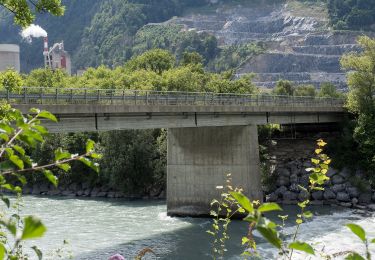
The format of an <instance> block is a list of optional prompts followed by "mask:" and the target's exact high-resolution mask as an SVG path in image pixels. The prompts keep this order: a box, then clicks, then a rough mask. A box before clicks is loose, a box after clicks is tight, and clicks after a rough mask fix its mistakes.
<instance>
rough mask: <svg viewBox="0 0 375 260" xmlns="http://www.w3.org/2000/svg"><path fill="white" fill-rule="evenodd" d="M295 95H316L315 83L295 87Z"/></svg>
mask: <svg viewBox="0 0 375 260" xmlns="http://www.w3.org/2000/svg"><path fill="white" fill-rule="evenodd" d="M293 94H294V96H299V97H302V96H305V97H315V96H316V89H315V87H314V86H313V85H301V86H298V87H296V88H295V90H294V93H293Z"/></svg>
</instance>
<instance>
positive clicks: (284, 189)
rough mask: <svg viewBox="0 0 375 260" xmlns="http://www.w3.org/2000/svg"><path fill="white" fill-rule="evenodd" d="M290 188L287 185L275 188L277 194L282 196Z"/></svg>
mask: <svg viewBox="0 0 375 260" xmlns="http://www.w3.org/2000/svg"><path fill="white" fill-rule="evenodd" d="M287 190H288V189H287V188H286V187H285V186H281V187H279V188H277V189H276V190H275V193H276V194H277V196H282V195H283V194H284V192H286V191H287Z"/></svg>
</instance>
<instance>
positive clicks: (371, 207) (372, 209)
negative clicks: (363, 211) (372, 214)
mask: <svg viewBox="0 0 375 260" xmlns="http://www.w3.org/2000/svg"><path fill="white" fill-rule="evenodd" d="M367 209H368V210H370V211H375V204H369V205H367Z"/></svg>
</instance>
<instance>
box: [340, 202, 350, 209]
mask: <svg viewBox="0 0 375 260" xmlns="http://www.w3.org/2000/svg"><path fill="white" fill-rule="evenodd" d="M339 205H340V206H342V207H345V208H350V207H351V206H352V203H350V202H341V203H340V204H339Z"/></svg>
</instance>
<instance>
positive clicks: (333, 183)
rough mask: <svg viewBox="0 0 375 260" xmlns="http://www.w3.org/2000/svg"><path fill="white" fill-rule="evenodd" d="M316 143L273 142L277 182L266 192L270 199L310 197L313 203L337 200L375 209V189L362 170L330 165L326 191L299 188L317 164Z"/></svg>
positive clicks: (290, 200) (287, 201) (283, 200)
mask: <svg viewBox="0 0 375 260" xmlns="http://www.w3.org/2000/svg"><path fill="white" fill-rule="evenodd" d="M313 147H314V141H313V140H289V141H287V140H282V141H278V143H276V144H275V143H274V144H273V145H272V144H270V146H269V149H270V150H269V151H270V154H271V159H270V162H271V164H272V167H270V168H271V171H272V173H271V175H270V176H271V177H272V178H274V179H273V181H274V183H273V184H274V185H273V188H272V190H270V191H268V192H266V201H269V202H278V203H280V204H297V203H298V202H300V201H304V200H305V199H307V198H308V199H310V200H311V204H313V205H323V204H334V205H340V206H344V207H353V208H357V209H366V208H367V209H371V210H375V191H374V190H372V189H371V185H370V183H369V181H368V180H367V179H366V177H365V174H364V173H363V172H362V171H360V170H356V171H351V170H349V169H348V168H344V169H342V170H336V169H334V168H332V167H330V169H329V170H328V173H327V176H328V177H330V180H329V181H328V182H327V183H326V184H325V185H324V191H314V192H313V193H312V194H311V196H310V197H308V194H306V192H304V191H302V190H301V188H299V186H303V187H307V186H308V184H309V173H308V172H307V171H306V168H311V167H313V165H312V163H311V158H313V153H312V152H311V151H313V149H312V148H313Z"/></svg>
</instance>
